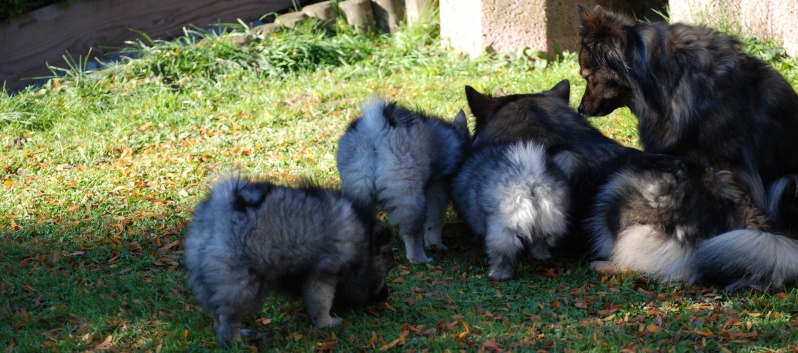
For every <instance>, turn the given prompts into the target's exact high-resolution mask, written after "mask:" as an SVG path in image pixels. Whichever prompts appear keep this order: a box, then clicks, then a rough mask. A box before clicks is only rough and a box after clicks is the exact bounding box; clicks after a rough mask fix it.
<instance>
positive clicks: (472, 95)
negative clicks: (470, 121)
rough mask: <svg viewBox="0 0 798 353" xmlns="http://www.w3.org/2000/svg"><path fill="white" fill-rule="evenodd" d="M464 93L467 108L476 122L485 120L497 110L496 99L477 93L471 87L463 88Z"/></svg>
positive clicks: (497, 103)
mask: <svg viewBox="0 0 798 353" xmlns="http://www.w3.org/2000/svg"><path fill="white" fill-rule="evenodd" d="M465 93H466V99H467V100H468V106H469V107H470V108H471V113H473V114H474V117H476V118H477V122H479V121H483V120H485V119H487V118H488V117H489V116H491V115H492V114H493V113H494V112H496V109H498V108H499V102H498V99H496V98H493V97H491V96H488V95H486V94H482V93H479V92H477V90H475V89H474V88H473V87H471V86H465Z"/></svg>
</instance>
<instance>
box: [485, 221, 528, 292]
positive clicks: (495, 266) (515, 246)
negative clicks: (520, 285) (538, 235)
mask: <svg viewBox="0 0 798 353" xmlns="http://www.w3.org/2000/svg"><path fill="white" fill-rule="evenodd" d="M485 250H486V251H487V253H488V260H489V261H490V273H488V277H490V278H492V279H494V280H497V281H504V280H507V279H510V278H512V277H513V272H514V270H513V268H514V267H515V263H516V260H517V258H518V254H519V253H520V252H521V251H523V250H524V244H523V243H522V242H521V239H519V238H518V236H516V234H514V233H512V232H510V231H508V229H507V228H506V227H505V226H504V225H503V224H502V223H501V222H497V221H496V220H488V231H487V234H485Z"/></svg>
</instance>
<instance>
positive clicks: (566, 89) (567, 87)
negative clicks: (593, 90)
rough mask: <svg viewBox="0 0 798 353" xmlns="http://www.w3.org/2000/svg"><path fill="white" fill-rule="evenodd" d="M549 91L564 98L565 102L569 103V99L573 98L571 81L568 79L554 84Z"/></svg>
mask: <svg viewBox="0 0 798 353" xmlns="http://www.w3.org/2000/svg"><path fill="white" fill-rule="evenodd" d="M548 93H549V94H550V95H552V96H554V97H557V98H560V99H562V100H564V101H565V104H568V100H569V99H570V98H571V82H570V81H568V79H564V80H562V81H560V82H558V83H557V84H556V85H554V87H552V88H551V89H550V90H549V92H548Z"/></svg>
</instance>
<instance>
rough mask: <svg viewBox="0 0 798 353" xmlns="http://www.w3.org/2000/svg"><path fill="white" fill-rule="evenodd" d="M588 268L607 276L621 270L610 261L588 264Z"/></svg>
mask: <svg viewBox="0 0 798 353" xmlns="http://www.w3.org/2000/svg"><path fill="white" fill-rule="evenodd" d="M590 268H592V269H593V270H594V271H596V272H598V273H603V274H607V275H614V274H616V273H618V272H621V270H620V269H619V268H618V267H617V266H615V264H613V263H612V262H611V261H593V262H591V263H590Z"/></svg>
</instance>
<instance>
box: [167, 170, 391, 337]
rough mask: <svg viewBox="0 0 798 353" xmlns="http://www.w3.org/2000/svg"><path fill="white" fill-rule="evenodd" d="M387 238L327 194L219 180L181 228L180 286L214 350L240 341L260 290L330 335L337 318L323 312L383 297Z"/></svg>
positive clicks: (369, 217) (366, 216) (367, 216)
mask: <svg viewBox="0 0 798 353" xmlns="http://www.w3.org/2000/svg"><path fill="white" fill-rule="evenodd" d="M390 238H391V233H390V230H389V229H387V228H385V227H383V226H382V225H381V224H380V223H379V222H378V221H377V220H376V218H375V217H374V215H373V214H371V213H370V212H364V211H362V210H359V209H358V208H357V207H356V206H355V205H353V204H352V202H350V201H348V200H347V199H345V198H343V197H341V196H339V195H336V194H335V193H333V192H331V191H328V190H323V189H320V188H317V187H302V188H289V187H282V186H277V185H274V184H272V183H269V182H265V181H264V182H256V181H251V180H248V179H246V178H243V177H239V176H232V177H227V178H226V179H223V180H220V181H218V182H217V183H215V184H214V185H213V187H212V189H211V191H210V195H209V196H208V198H207V199H206V200H205V201H203V202H201V203H200V204H199V205H198V206H197V208H196V209H195V210H194V215H193V219H192V220H191V222H190V223H189V225H188V234H187V235H186V238H185V240H184V243H183V244H184V247H185V263H186V267H187V268H188V274H189V278H188V284H189V286H190V287H191V289H192V290H193V292H194V294H195V295H196V297H197V300H198V301H199V302H200V304H201V305H202V306H203V307H204V308H205V309H206V310H207V311H208V312H210V313H211V315H212V316H213V322H214V328H215V331H216V337H217V339H218V342H219V345H220V346H224V347H226V346H229V345H230V344H231V342H232V341H240V340H241V323H242V321H243V320H244V319H245V318H246V316H247V315H248V314H250V313H251V312H252V311H253V310H255V309H257V308H258V307H259V306H260V304H261V298H262V297H263V295H264V294H265V293H266V292H269V291H272V292H276V293H280V294H285V295H288V296H289V297H293V298H299V299H301V300H302V303H303V306H304V307H305V310H306V311H307V315H308V316H309V317H310V319H311V321H312V322H313V324H314V325H315V326H316V327H318V328H323V327H328V326H334V325H337V324H338V323H340V322H341V318H338V317H333V316H331V315H330V310H331V308H333V307H355V306H362V305H367V304H371V303H376V302H379V301H383V300H385V299H386V298H387V297H388V288H387V285H386V282H385V277H386V275H387V273H388V271H389V270H390V269H391V268H393V267H394V266H395V260H394V256H393V251H392V249H391V246H390Z"/></svg>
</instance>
